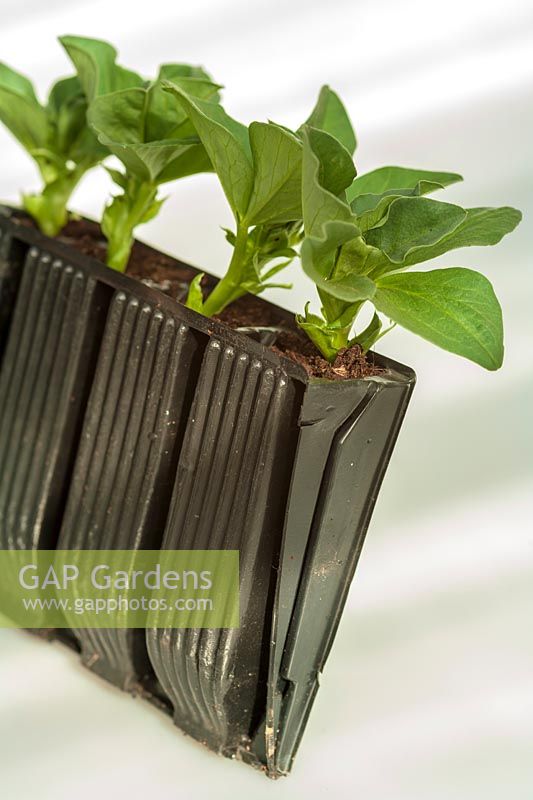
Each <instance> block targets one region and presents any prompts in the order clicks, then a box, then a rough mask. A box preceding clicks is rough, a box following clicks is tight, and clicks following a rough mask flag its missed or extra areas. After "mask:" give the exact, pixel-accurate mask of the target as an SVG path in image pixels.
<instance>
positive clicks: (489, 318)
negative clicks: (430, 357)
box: [372, 267, 503, 370]
mask: <svg viewBox="0 0 533 800" xmlns="http://www.w3.org/2000/svg"><path fill="white" fill-rule="evenodd" d="M372 302H373V303H374V305H375V307H376V308H377V310H378V311H381V312H382V313H383V314H386V315H387V316H388V317H389V318H390V319H391V320H393V321H394V322H397V323H399V324H400V325H402V326H403V327H404V328H407V329H408V330H410V331H412V332H413V333H417V334H418V335H419V336H422V337H424V339H427V340H428V341H430V342H433V344H436V345H438V346H439V347H442V348H443V349H444V350H449V351H450V352H452V353H457V354H458V355H460V356H464V357H465V358H468V359H470V360H471V361H474V362H475V363H476V364H480V365H481V366H482V367H485V368H486V369H490V370H494V369H498V368H499V367H500V366H501V364H502V361H503V324H502V312H501V308H500V304H499V303H498V300H497V298H496V295H495V294H494V290H493V288H492V286H491V284H490V282H489V281H488V280H487V278H485V277H484V276H483V275H480V274H479V273H478V272H474V271H473V270H469V269H463V268H461V267H454V268H450V269H438V270H433V271H430V272H407V273H396V274H393V275H387V276H385V277H383V278H380V279H379V280H378V282H377V291H376V293H375V295H374V297H373V300H372Z"/></svg>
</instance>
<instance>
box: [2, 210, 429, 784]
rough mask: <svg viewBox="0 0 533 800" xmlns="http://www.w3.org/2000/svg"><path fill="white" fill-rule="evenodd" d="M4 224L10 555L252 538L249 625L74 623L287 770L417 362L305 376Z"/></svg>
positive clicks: (179, 702)
mask: <svg viewBox="0 0 533 800" xmlns="http://www.w3.org/2000/svg"><path fill="white" fill-rule="evenodd" d="M0 234H1V235H0V358H1V359H2V360H1V362H0V364H1V367H0V547H2V548H14V549H21V550H28V549H29V550H31V549H39V548H54V547H56V546H57V545H58V543H59V546H60V547H61V549H70V548H72V549H78V550H79V549H88V550H95V549H96V550H98V549H111V550H112V549H131V550H139V549H140V550H144V549H150V550H153V549H159V548H163V549H167V550H168V549H193V550H194V549H200V550H213V549H214V550H220V549H222V550H224V549H227V550H237V551H238V552H239V558H240V577H239V581H240V627H239V628H236V629H216V630H211V629H154V630H148V631H142V630H83V631H82V630H80V631H76V632H74V633H75V636H76V639H77V641H78V643H79V646H80V649H81V653H82V659H83V661H84V663H85V664H86V665H87V666H88V667H90V668H91V669H92V670H94V671H95V672H97V673H98V674H99V675H101V676H102V677H104V678H105V679H107V680H108V681H110V682H112V683H114V684H115V685H116V686H119V687H120V688H122V689H124V690H127V691H132V692H136V693H141V694H144V695H145V696H147V697H149V698H150V699H152V701H153V702H154V703H156V704H157V705H158V706H159V707H164V708H165V709H166V710H167V711H168V712H169V713H171V714H172V715H173V717H174V720H175V722H176V724H177V725H178V726H179V727H180V728H181V729H182V730H184V731H185V732H186V733H188V734H189V735H190V736H193V737H194V738H196V739H198V740H199V741H201V742H203V743H204V744H206V745H207V746H208V747H210V748H211V749H213V750H215V751H216V752H218V753H220V754H222V755H225V756H229V757H237V758H239V759H241V760H243V761H247V762H249V763H251V764H253V765H254V766H257V767H259V768H261V769H263V770H264V771H265V772H266V773H267V774H268V775H269V776H270V777H278V776H280V775H284V774H287V773H288V772H289V771H290V769H291V766H292V763H293V760H294V756H295V753H296V751H297V748H298V745H299V743H300V740H301V737H302V735H303V731H304V728H305V724H306V722H307V719H308V716H309V713H310V710H311V707H312V704H313V700H314V698H315V695H316V692H317V689H318V683H319V676H320V673H321V672H322V671H323V669H324V665H325V662H326V659H327V656H328V654H329V651H330V649H331V646H332V643H333V639H334V637H335V633H336V630H337V627H338V624H339V620H340V616H341V614H342V609H343V607H344V604H345V601H346V596H347V593H348V590H349V587H350V584H351V581H352V578H353V575H354V571H355V568H356V565H357V562H358V559H359V555H360V553H361V549H362V546H363V542H364V538H365V534H366V531H367V528H368V525H369V522H370V517H371V514H372V511H373V508H374V505H375V501H376V498H377V495H378V492H379V488H380V485H381V482H382V480H383V477H384V474H385V470H386V468H387V464H388V462H389V459H390V456H391V453H392V450H393V448H394V444H395V441H396V438H397V436H398V432H399V429H400V426H401V422H402V419H403V416H404V414H405V411H406V408H407V405H408V402H409V398H410V396H411V392H412V389H413V386H414V382H415V376H414V373H413V372H412V370H410V369H409V368H407V367H404V366H402V365H400V364H397V363H395V362H393V361H390V360H388V359H385V358H382V357H380V356H377V355H375V360H376V363H377V364H378V365H379V366H380V367H381V371H380V373H379V374H377V375H375V376H372V377H369V378H365V379H361V380H353V381H339V382H331V381H324V380H315V379H310V378H309V377H308V376H307V374H306V373H305V372H304V371H303V369H302V368H301V367H300V366H298V365H296V364H295V363H294V362H292V361H289V360H288V359H286V358H283V357H280V356H279V355H277V354H276V353H274V352H273V351H272V350H270V349H269V348H267V347H264V346H262V345H261V344H260V343H259V342H258V341H256V340H254V338H253V337H251V336H245V335H243V334H240V333H238V332H235V331H233V330H231V329H230V328H228V327H226V326H225V325H223V324H222V323H219V322H217V321H215V320H208V319H206V318H204V317H202V316H201V315H199V314H196V313H195V312H194V311H192V310H190V309H187V308H185V307H184V306H182V305H181V304H179V303H177V302H175V301H173V300H172V299H171V298H169V297H167V296H165V295H163V294H162V293H160V292H158V291H155V290H153V289H150V288H148V287H147V286H145V285H143V284H142V283H141V282H139V281H136V280H134V279H131V278H129V277H128V276H125V275H121V274H118V273H117V272H114V271H113V270H110V269H107V268H106V267H105V266H104V265H102V264H101V263H99V262H98V261H95V260H94V259H91V258H88V257H86V256H83V255H80V254H79V253H77V252H75V251H74V250H73V249H72V248H70V247H68V246H67V245H65V244H62V243H60V242H57V241H55V240H52V239H48V238H47V237H44V236H42V235H41V234H39V233H38V232H36V231H35V230H33V229H31V228H29V227H27V226H22V225H20V224H18V223H17V222H16V220H10V219H9V218H8V216H6V215H4V216H1V215H0ZM176 266H177V268H178V269H179V270H180V276H183V274H184V270H186V271H187V270H188V272H189V273H190V274H191V275H193V274H195V270H194V269H193V268H189V267H187V265H184V264H181V263H180V262H176ZM15 298H16V302H15ZM270 308H271V311H272V307H270ZM275 311H276V314H277V315H278V317H279V319H280V324H287V325H290V324H292V321H291V316H290V314H288V312H284V311H283V310H282V309H279V308H276V309H275ZM177 746H179V743H177Z"/></svg>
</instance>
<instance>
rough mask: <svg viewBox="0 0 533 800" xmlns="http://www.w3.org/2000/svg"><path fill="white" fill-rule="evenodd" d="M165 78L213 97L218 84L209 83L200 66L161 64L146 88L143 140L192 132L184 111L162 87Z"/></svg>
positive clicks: (204, 96)
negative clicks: (157, 72) (155, 78)
mask: <svg viewBox="0 0 533 800" xmlns="http://www.w3.org/2000/svg"><path fill="white" fill-rule="evenodd" d="M167 80H172V81H174V82H175V83H177V84H178V85H179V86H181V88H182V89H184V91H186V92H187V93H188V94H189V95H191V96H192V97H199V98H202V99H204V100H213V101H215V100H217V99H218V97H219V93H220V88H221V87H220V86H219V85H218V84H216V83H213V81H212V79H211V76H210V75H208V74H207V72H205V71H204V70H203V69H202V68H201V67H191V66H189V65H187V64H163V65H162V66H161V67H160V69H159V75H158V77H157V80H155V81H154V82H153V83H151V84H150V86H149V87H148V88H147V91H148V97H147V101H146V110H145V121H144V130H145V135H144V138H145V141H149V142H151V141H157V140H161V139H183V138H186V137H190V136H195V135H196V131H195V129H194V126H193V125H192V123H191V121H190V120H189V117H188V115H187V113H186V111H185V110H184V109H183V107H182V106H181V105H180V104H179V103H178V102H176V98H175V97H174V96H173V95H172V94H170V93H169V92H168V91H164V89H163V82H164V81H167Z"/></svg>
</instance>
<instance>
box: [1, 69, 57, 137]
mask: <svg viewBox="0 0 533 800" xmlns="http://www.w3.org/2000/svg"><path fill="white" fill-rule="evenodd" d="M0 120H1V121H2V122H3V123H4V125H5V126H6V128H8V129H9V130H10V131H11V133H12V134H13V136H15V138H16V139H18V141H19V142H20V143H21V144H22V146H23V147H25V148H26V150H28V151H30V152H31V151H32V150H34V149H37V148H42V147H46V144H47V138H48V132H49V128H48V119H47V116H46V112H45V110H44V109H43V108H42V106H41V105H40V103H39V101H38V100H37V97H36V96H35V92H34V89H33V86H32V84H31V83H30V81H29V80H28V79H27V78H26V77H25V76H24V75H21V74H20V73H18V72H15V70H12V69H11V68H10V67H8V66H7V65H6V64H2V63H0Z"/></svg>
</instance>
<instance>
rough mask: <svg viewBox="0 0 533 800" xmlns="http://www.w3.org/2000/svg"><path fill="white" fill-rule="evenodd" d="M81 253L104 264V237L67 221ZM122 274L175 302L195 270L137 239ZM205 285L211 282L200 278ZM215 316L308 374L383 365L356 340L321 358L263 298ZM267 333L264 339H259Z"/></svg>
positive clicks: (67, 236) (373, 369) (66, 232)
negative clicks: (331, 358) (328, 358)
mask: <svg viewBox="0 0 533 800" xmlns="http://www.w3.org/2000/svg"><path fill="white" fill-rule="evenodd" d="M17 221H18V222H19V224H22V225H28V226H33V221H32V220H30V219H29V218H28V217H18V218H17ZM57 238H58V239H59V240H60V241H62V242H64V243H65V244H68V245H70V246H71V247H74V248H75V249H76V250H79V251H80V252H81V253H84V254H85V255H88V256H91V257H93V258H97V259H98V260H99V261H103V262H104V263H105V252H106V241H105V238H104V237H103V235H102V233H101V231H100V227H99V226H98V225H97V224H96V223H93V222H89V221H87V220H82V219H73V220H71V221H70V222H69V223H68V224H67V225H66V227H65V228H64V229H63V230H62V232H61V233H60V234H59V236H58V237H57ZM126 273H127V274H128V275H130V276H131V277H134V278H137V279H138V280H140V281H142V282H143V283H145V284H146V285H147V286H149V287H150V288H152V289H158V290H159V291H161V292H164V293H165V294H167V295H169V296H170V297H172V298H173V299H174V300H177V301H179V302H181V301H183V300H184V299H185V298H186V296H187V290H188V285H189V283H190V281H191V280H192V278H193V277H194V275H195V274H196V271H195V270H193V269H189V268H187V267H185V266H183V265H180V264H179V263H178V262H176V261H175V260H174V259H173V258H171V257H170V256H167V255H165V254H164V253H160V252H158V251H157V250H154V249H153V248H151V247H149V246H148V245H145V244H143V243H142V242H135V244H134V245H133V249H132V253H131V257H130V261H129V264H128V267H127V269H126ZM204 284H205V287H206V290H208V288H209V285H210V284H211V285H213V284H212V282H211V280H210V279H209V278H208V277H206V278H205V279H204ZM217 319H218V320H220V321H221V322H224V323H225V324H226V325H229V327H231V328H234V329H239V328H245V329H250V328H267V329H270V330H268V331H266V332H262V331H259V332H257V334H255V332H254V331H249V330H246V331H245V332H246V333H249V334H250V335H254V338H257V339H259V340H262V341H264V342H265V343H268V344H270V346H271V349H272V350H273V351H274V352H276V353H279V354H282V355H284V356H286V357H288V358H290V359H292V360H293V361H295V362H296V363H297V364H300V366H302V367H303V368H304V369H305V371H306V372H307V374H308V375H310V376H312V377H315V378H326V379H328V380H334V381H341V380H349V379H354V378H364V377H368V376H371V375H378V374H380V373H381V372H382V370H381V369H380V368H379V367H377V366H375V365H374V363H373V361H372V354H370V356H366V355H365V354H364V353H363V352H362V351H361V348H360V347H359V346H358V345H355V346H354V347H351V348H348V349H345V350H341V351H340V352H339V354H338V356H337V358H336V359H335V361H334V362H333V363H332V364H330V363H329V362H328V361H326V359H325V358H323V357H322V356H321V355H320V353H319V352H318V350H317V349H316V347H315V346H314V344H313V343H312V342H311V341H310V340H309V339H308V338H307V336H305V334H303V332H302V331H300V330H299V329H298V328H297V326H296V324H295V322H294V318H293V317H292V315H291V314H290V313H289V312H284V311H283V309H278V308H277V307H276V306H274V305H272V304H270V303H267V302H265V301H264V300H262V299H260V298H257V297H254V296H253V295H246V296H245V297H242V298H240V299H239V300H237V301H236V302H234V303H232V304H231V306H229V307H228V308H226V309H225V310H224V311H223V312H222V313H221V314H220V315H219V316H218V317H217ZM263 336H266V338H263Z"/></svg>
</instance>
